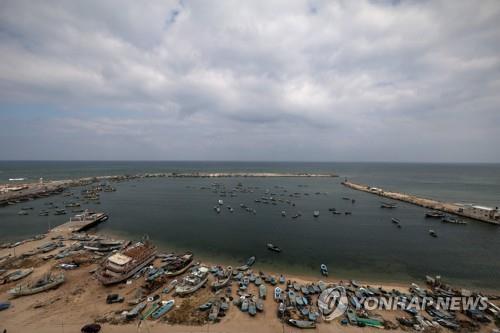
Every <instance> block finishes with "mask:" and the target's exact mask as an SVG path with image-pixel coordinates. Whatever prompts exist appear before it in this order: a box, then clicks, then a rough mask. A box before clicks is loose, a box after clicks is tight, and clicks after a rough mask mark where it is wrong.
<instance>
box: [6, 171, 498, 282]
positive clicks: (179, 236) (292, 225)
mask: <svg viewBox="0 0 500 333" xmlns="http://www.w3.org/2000/svg"><path fill="white" fill-rule="evenodd" d="M170 171H184V172H185V171H227V172H229V171H235V172H236V171H249V172H250V171H255V172H257V171H259V172H266V171H268V172H294V171H295V172H311V173H312V172H317V173H320V172H334V173H337V174H339V175H340V176H341V177H340V178H226V179H202V178H186V179H165V178H164V179H162V178H156V179H142V180H134V181H130V182H123V183H119V184H116V185H115V186H116V187H117V189H118V191H117V192H114V193H103V194H102V195H101V204H100V205H87V206H86V207H90V208H93V209H99V210H103V211H106V212H108V213H109V214H110V219H109V220H108V221H107V222H106V223H104V224H102V225H101V226H99V227H98V228H97V230H99V231H104V232H109V233H112V234H118V235H123V236H126V237H130V238H138V237H140V236H142V235H143V234H148V235H149V236H150V237H151V238H152V239H153V240H155V241H156V242H157V243H158V244H161V245H162V246H164V247H166V248H171V249H175V250H188V249H189V250H193V251H194V252H195V254H196V255H197V256H199V257H201V258H206V259H211V260H220V261H221V262H228V263H233V264H236V263H237V262H240V261H242V260H243V259H244V258H246V257H248V256H250V255H256V256H257V257H258V263H259V265H260V267H261V268H263V269H268V268H272V269H273V270H278V271H279V270H283V271H288V272H294V273H300V274H313V275H318V276H319V272H318V267H319V265H320V264H321V263H326V264H328V265H329V268H330V271H331V272H332V274H334V275H335V276H338V277H340V278H354V279H361V280H362V279H371V280H381V281H407V280H420V279H422V278H423V276H424V275H426V274H441V275H442V276H444V277H445V278H447V279H449V280H452V281H453V282H455V283H458V284H463V285H468V286H471V285H473V286H477V287H483V288H492V289H499V288H500V285H498V281H500V261H499V260H498V258H497V257H498V256H497V254H498V253H499V251H500V228H498V227H495V226H492V225H488V224H484V223H479V222H475V221H469V224H468V225H466V226H459V225H449V224H443V223H441V222H439V221H435V220H431V219H425V218H424V212H425V210H424V209H423V208H420V207H416V206H412V205H408V204H403V203H401V204H399V206H398V208H397V209H395V210H384V209H381V208H380V198H378V197H376V196H373V195H370V194H367V193H362V192H358V191H354V190H351V189H347V188H345V187H343V186H342V185H341V184H340V182H341V181H342V179H343V178H349V179H352V180H354V181H357V182H363V183H367V184H370V185H374V186H380V187H384V188H387V189H392V190H397V191H402V192H408V193H413V194H418V195H423V196H427V197H432V198H436V199H441V200H449V201H454V202H475V203H481V204H485V205H490V206H498V205H499V204H500V166H499V165H491V164H489V165H468V164H464V165H458V164H457V165H454V164H442V165H441V164H392V163H260V162H255V163H240V162H0V182H7V181H8V179H9V178H18V177H26V178H28V179H33V180H36V179H38V178H39V177H44V178H45V179H65V178H76V177H83V176H93V175H109V174H125V173H128V174H135V173H140V172H170ZM214 182H217V183H221V184H224V185H225V187H226V189H231V188H233V187H235V186H236V185H237V184H238V183H239V182H241V183H242V184H243V186H244V187H252V188H253V193H237V196H236V197H234V198H231V197H230V196H227V197H223V198H221V197H220V196H219V194H218V193H213V192H212V191H210V190H207V189H201V187H210V185H211V184H212V183H214ZM266 189H269V190H270V192H273V193H276V195H275V197H276V198H282V199H284V200H287V199H291V200H292V201H293V202H295V204H296V206H295V207H292V206H291V205H288V204H286V203H278V205H276V206H273V205H264V204H259V203H255V202H254V200H255V199H258V198H260V197H262V196H264V192H265V190H266ZM285 190H286V192H285ZM74 192H79V189H78V190H77V189H74ZM293 192H300V193H308V194H309V195H308V196H306V195H301V197H300V198H296V199H292V198H289V197H288V195H289V194H290V193H293ZM317 192H320V193H321V194H315V193H317ZM343 197H349V198H353V199H355V200H356V202H355V203H354V204H353V203H351V201H346V200H343V199H342V198H343ZM218 199H223V200H224V204H225V205H230V206H231V207H233V208H234V213H230V212H229V211H228V210H227V209H226V208H223V209H222V212H221V214H216V213H215V211H214V210H213V206H214V205H216V204H217V200H218ZM65 200H67V198H65V197H62V196H58V197H51V198H47V199H41V200H36V201H33V202H30V203H27V204H26V205H29V206H33V207H34V210H33V212H32V213H31V214H30V215H29V216H18V215H17V212H18V210H19V209H20V207H21V206H23V205H22V204H21V205H19V206H17V205H16V206H9V207H5V208H1V209H0V240H1V241H7V240H14V239H22V238H23V237H26V236H29V235H32V234H36V233H40V232H43V231H45V230H47V228H48V227H49V225H50V226H54V225H57V224H61V223H63V222H65V221H66V220H67V219H68V216H49V217H39V216H38V215H37V212H38V210H40V209H43V208H46V205H45V203H46V202H49V201H53V202H55V203H56V204H59V205H62V203H63V201H65ZM240 203H243V204H245V205H247V206H250V207H252V208H255V209H256V210H257V214H256V215H253V214H250V213H248V212H246V211H245V210H244V209H241V208H240V207H239V205H240ZM330 207H335V208H337V209H338V210H340V211H351V212H352V215H351V216H349V215H332V214H331V213H329V212H328V208H330ZM282 210H286V212H287V217H282V216H281V211H282ZM314 210H319V211H320V217H319V218H314V217H313V211H314ZM297 211H300V212H302V214H303V216H302V217H300V218H298V219H292V218H291V216H292V215H293V214H295V213H296V212H297ZM392 217H397V218H399V219H400V220H401V221H402V222H401V224H402V225H403V228H402V229H397V228H395V226H394V225H393V224H392V223H391V218H392ZM431 228H432V229H434V230H435V231H436V232H437V233H438V235H439V237H438V238H432V237H430V236H429V234H428V230H429V229H431ZM268 242H272V243H275V244H277V245H279V246H280V247H281V248H282V249H283V252H282V253H281V254H275V253H272V252H270V251H268V250H267V249H266V243H268Z"/></svg>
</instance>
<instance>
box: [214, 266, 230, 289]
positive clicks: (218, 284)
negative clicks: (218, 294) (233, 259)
mask: <svg viewBox="0 0 500 333" xmlns="http://www.w3.org/2000/svg"><path fill="white" fill-rule="evenodd" d="M232 275H233V267H231V266H227V268H226V271H225V272H224V275H223V277H222V278H219V279H217V280H215V281H214V282H213V283H212V289H213V290H219V289H221V288H224V287H225V286H227V285H228V283H229V282H231V277H232Z"/></svg>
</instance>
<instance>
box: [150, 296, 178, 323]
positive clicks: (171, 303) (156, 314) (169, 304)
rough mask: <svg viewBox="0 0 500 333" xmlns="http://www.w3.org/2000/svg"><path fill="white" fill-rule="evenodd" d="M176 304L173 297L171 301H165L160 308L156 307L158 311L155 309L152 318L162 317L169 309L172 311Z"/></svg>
mask: <svg viewBox="0 0 500 333" xmlns="http://www.w3.org/2000/svg"><path fill="white" fill-rule="evenodd" d="M174 304H175V300H173V299H171V300H170V301H167V302H165V303H163V305H162V306H160V307H159V308H158V309H156V311H154V312H153V313H152V314H151V318H153V319H155V320H156V319H158V318H160V317H161V316H163V315H164V314H165V313H167V312H168V311H170V310H171V309H172V308H173V307H174Z"/></svg>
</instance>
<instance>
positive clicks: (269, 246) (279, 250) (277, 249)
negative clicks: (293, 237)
mask: <svg viewBox="0 0 500 333" xmlns="http://www.w3.org/2000/svg"><path fill="white" fill-rule="evenodd" d="M267 249H268V250H270V251H273V252H278V253H280V252H281V249H280V248H279V247H277V246H276V245H274V244H272V243H268V244H267Z"/></svg>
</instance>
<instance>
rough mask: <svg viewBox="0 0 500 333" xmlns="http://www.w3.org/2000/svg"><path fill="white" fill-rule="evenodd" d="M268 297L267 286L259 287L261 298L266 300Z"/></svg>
mask: <svg viewBox="0 0 500 333" xmlns="http://www.w3.org/2000/svg"><path fill="white" fill-rule="evenodd" d="M266 295H267V287H266V285H265V284H261V285H260V286H259V297H260V298H262V299H266Z"/></svg>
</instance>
